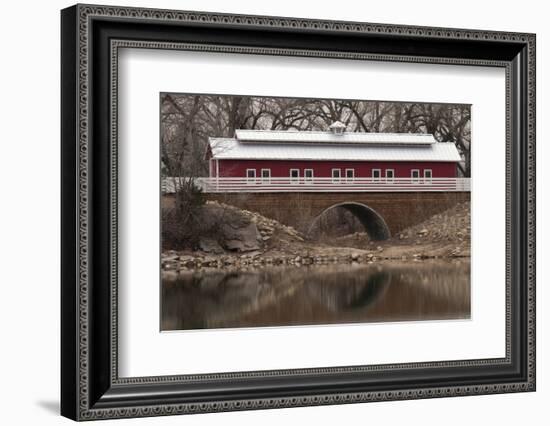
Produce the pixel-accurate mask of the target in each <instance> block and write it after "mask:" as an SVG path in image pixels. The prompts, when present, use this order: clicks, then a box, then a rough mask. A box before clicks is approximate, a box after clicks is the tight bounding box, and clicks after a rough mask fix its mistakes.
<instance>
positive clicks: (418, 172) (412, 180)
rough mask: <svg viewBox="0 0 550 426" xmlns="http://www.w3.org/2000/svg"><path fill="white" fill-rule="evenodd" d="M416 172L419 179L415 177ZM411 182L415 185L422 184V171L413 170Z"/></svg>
mask: <svg viewBox="0 0 550 426" xmlns="http://www.w3.org/2000/svg"><path fill="white" fill-rule="evenodd" d="M414 172H416V173H417V174H418V176H417V177H414ZM411 182H413V183H418V182H420V169H411Z"/></svg>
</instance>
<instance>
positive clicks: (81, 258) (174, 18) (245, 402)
mask: <svg viewBox="0 0 550 426" xmlns="http://www.w3.org/2000/svg"><path fill="white" fill-rule="evenodd" d="M75 7H76V16H77V22H78V29H77V35H78V43H77V44H78V45H77V52H78V54H77V90H78V100H77V104H78V111H77V143H78V145H77V146H78V148H77V169H76V176H77V179H78V183H77V187H78V194H77V205H78V210H77V211H78V218H77V225H78V226H77V236H76V245H77V253H78V260H77V263H78V265H77V270H78V277H77V298H78V299H77V306H76V318H77V323H78V328H77V342H78V345H77V347H78V355H77V358H78V362H77V364H76V377H77V383H75V386H76V388H75V390H76V391H77V392H78V397H77V407H75V408H76V409H75V411H74V416H73V415H71V414H70V413H72V410H68V411H66V412H67V413H69V416H70V417H73V418H75V419H79V420H92V419H103V418H112V417H140V416H150V415H169V414H184V413H196V412H215V411H229V410H244V409H261V408H281V407H292V406H308V405H325V404H342V403H352V402H366V401H382V400H399V399H415V398H433V397H442V396H460V395H475V394H487V393H503V392H517V391H532V390H534V389H535V113H534V111H535V36H534V35H533V34H519V33H511V32H506V33H504V32H495V31H478V30H463V29H446V28H430V27H409V26H400V25H385V24H368V23H356V22H335V21H324V20H308V19H294V18H275V17H263V16H245V15H228V14H212V13H202V12H183V11H168V10H156V9H136V8H125V7H103V6H89V5H77V6H75ZM96 18H119V19H129V20H139V21H140V22H154V21H168V22H181V23H210V24H216V25H229V26H231V25H238V26H245V27H260V28H279V29H285V28H291V29H303V30H315V31H326V32H328V33H333V32H339V33H340V32H345V33H361V34H382V35H389V36H391V35H396V34H397V35H410V36H416V37H418V36H420V37H423V38H438V39H448V40H487V41H490V40H495V41H506V42H512V43H522V44H524V45H526V47H527V58H528V63H527V70H528V73H527V99H528V111H529V112H528V116H527V120H526V123H527V134H528V141H527V152H528V158H527V173H528V181H527V194H525V198H526V203H527V218H526V220H527V234H528V235H527V239H528V244H527V278H528V279H527V283H526V286H527V294H528V300H527V307H528V312H527V319H528V321H527V364H526V367H527V380H526V381H522V382H514V383H503V384H491V385H479V386H450V387H446V388H442V387H434V388H425V389H414V388H413V389H403V390H397V391H380V392H353V393H330V394H325V395H311V396H301V397H274V398H265V399H256V398H255V399H240V400H227V401H215V402H205V403H200V404H195V403H174V404H169V403H166V404H160V405H150V406H141V407H131V408H125V407H122V408H120V407H118V408H111V407H107V408H94V407H93V403H92V401H91V399H90V389H89V378H90V366H89V354H90V340H91V336H90V329H89V321H90V317H89V304H90V300H89V272H90V265H89V263H88V260H89V244H90V241H89V215H90V204H89V199H90V188H89V183H90V163H89V114H90V97H91V96H90V81H89V77H90V76H89V63H90V61H89V59H90V54H91V52H90V44H91V38H90V27H91V22H92V20H93V19H96ZM125 47H131V48H154V49H176V50H182V49H184V50H197V51H221V52H226V53H249V54H250V53H254V54H266V55H298V56H314V57H326V58H339V59H364V60H365V59H368V60H380V61H381V60H383V61H397V62H417V63H421V62H423V63H445V64H458V65H483V66H498V67H505V68H506V86H507V93H506V114H507V117H506V124H507V129H506V135H507V141H506V142H507V143H506V150H507V152H506V162H507V164H506V173H507V182H506V199H507V214H506V227H507V230H506V232H507V243H506V244H507V247H506V252H507V256H506V257H507V259H506V281H507V282H506V303H507V306H506V358H504V359H483V360H464V361H455V362H433V363H414V364H389V365H379V366H377V365H375V366H363V367H330V368H317V369H300V370H274V371H267V372H265V371H262V372H247V373H223V374H213V375H196V376H195V375H192V376H160V377H147V378H126V379H120V378H118V373H117V371H118V369H117V362H118V361H117V349H116V348H117V344H118V343H117V341H118V331H117V282H116V281H117V262H116V259H117V222H116V215H117V211H116V203H117V169H116V164H117V162H116V159H117V150H116V145H117V144H116V140H117V129H116V125H112V126H111V142H112V143H111V147H112V151H111V160H112V167H111V195H110V197H111V198H110V201H111V206H112V207H111V242H110V247H111V305H110V315H111V346H112V348H113V349H112V351H111V357H112V358H111V369H110V380H111V383H112V384H113V386H117V385H124V384H142V385H147V384H153V383H171V382H180V381H196V380H213V379H221V378H243V377H266V376H284V375H303V374H308V373H315V374H330V373H335V372H347V371H353V372H358V371H380V370H390V369H406V368H411V367H413V368H424V367H440V366H441V367H443V366H474V365H476V366H477V365H490V364H499V365H501V364H503V363H509V362H510V341H511V334H510V333H511V321H512V318H511V312H510V309H509V307H510V306H509V303H510V300H511V289H510V275H511V274H510V261H509V259H510V256H511V253H512V252H511V246H510V244H511V243H510V240H511V238H510V237H511V235H510V228H511V219H510V208H511V198H510V193H511V178H510V175H511V173H510V170H511V161H512V154H511V149H510V138H511V132H512V129H511V128H510V109H511V105H510V102H511V101H510V99H511V91H512V90H513V88H512V87H511V86H512V81H511V72H512V71H511V65H510V64H509V63H508V62H506V61H486V60H473V59H460V58H439V57H415V56H402V55H385V54H366V53H349V52H348V53H346V52H327V51H313V50H297V49H279V48H253V47H242V46H238V47H236V46H214V45H205V44H189V43H186V44H182V43H170V42H151V41H147V42H146V41H139V40H112V41H111V46H110V48H111V79H110V90H111V99H112V101H111V102H112V103H111V121H112V123H116V117H117V84H118V82H117V69H118V49H119V48H125Z"/></svg>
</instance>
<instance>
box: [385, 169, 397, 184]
mask: <svg viewBox="0 0 550 426" xmlns="http://www.w3.org/2000/svg"><path fill="white" fill-rule="evenodd" d="M394 177H395V171H394V170H393V169H386V182H393V178H394Z"/></svg>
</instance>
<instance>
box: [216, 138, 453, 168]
mask: <svg viewBox="0 0 550 426" xmlns="http://www.w3.org/2000/svg"><path fill="white" fill-rule="evenodd" d="M243 132H244V133H243ZM251 132H254V137H255V138H257V137H258V135H260V134H261V135H264V136H262V137H263V139H250V138H249V136H250V133H251ZM236 133H237V138H209V144H210V148H211V151H212V156H213V157H214V158H215V159H219V160H229V159H233V160H237V159H239V160H340V161H445V162H459V161H461V158H460V154H459V153H458V150H457V149H456V146H455V144H454V143H452V142H436V141H435V139H434V138H433V136H432V135H426V134H424V135H413V134H399V135H397V134H391V133H346V134H344V135H343V136H336V135H332V134H327V133H328V132H306V131H304V132H286V131H283V132H279V131H275V132H271V131H256V130H254V131H249V130H237V131H236ZM320 134H321V135H325V136H333V137H334V138H335V139H336V141H334V142H333V143H327V142H328V141H324V140H318V139H316V138H318V137H319V135H320ZM269 135H271V136H269ZM281 135H288V136H287V137H288V139H285V140H280V139H279V138H280V136H281ZM290 135H293V137H292V138H291V137H290ZM243 136H244V138H245V139H244V140H243ZM352 137H356V138H357V139H359V140H363V141H365V140H366V139H369V141H368V142H354V141H348V140H347V139H344V138H352ZM396 137H402V138H403V139H407V140H409V139H408V138H410V139H411V140H414V139H415V138H418V139H420V140H421V141H424V142H420V143H403V142H400V143H395V142H393V141H396V140H399V139H398V138H397V139H396ZM271 138H273V139H271ZM385 138H387V141H386V140H384V139H385ZM304 139H305V140H304ZM427 140H430V142H429V143H427V142H425V141H427ZM281 142H285V143H281ZM331 142H332V141H331Z"/></svg>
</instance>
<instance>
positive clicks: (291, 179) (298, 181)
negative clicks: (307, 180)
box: [289, 169, 300, 183]
mask: <svg viewBox="0 0 550 426" xmlns="http://www.w3.org/2000/svg"><path fill="white" fill-rule="evenodd" d="M292 172H298V176H297V177H292ZM289 177H290V183H300V169H290V172H289Z"/></svg>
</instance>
